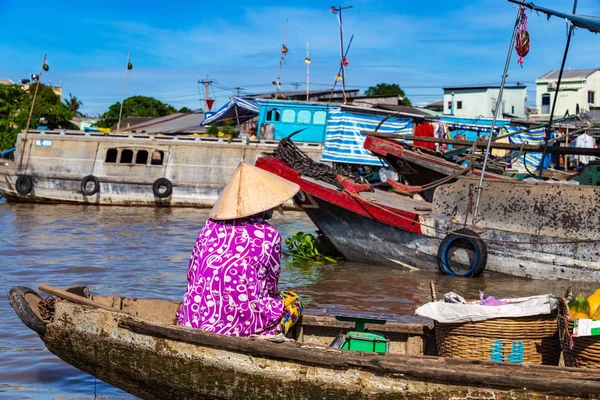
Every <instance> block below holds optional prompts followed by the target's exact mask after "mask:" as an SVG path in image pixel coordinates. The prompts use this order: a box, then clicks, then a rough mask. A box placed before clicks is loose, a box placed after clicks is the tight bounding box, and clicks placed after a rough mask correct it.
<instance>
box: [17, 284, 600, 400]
mask: <svg viewBox="0 0 600 400" xmlns="http://www.w3.org/2000/svg"><path fill="white" fill-rule="evenodd" d="M9 299H10V302H11V304H12V305H13V307H14V308H15V311H16V312H17V314H18V315H19V317H20V318H21V319H22V320H23V322H24V323H25V324H26V325H27V326H29V327H30V328H32V329H34V330H36V331H37V332H38V333H39V335H40V337H41V338H42V340H43V341H44V343H45V344H46V346H47V347H48V349H49V350H50V351H51V352H52V353H54V354H55V355H57V356H58V357H60V358H61V359H62V360H64V361H65V362H67V363H69V364H71V365H73V366H75V367H77V368H79V369H81V370H82V371H85V372H87V373H90V374H92V375H94V376H96V377H98V378H100V379H102V380H104V381H106V382H107V383H110V384H112V385H114V386H116V387H118V388H121V389H123V390H125V391H127V392H129V393H132V394H134V395H136V396H139V397H141V398H143V399H151V400H154V399H173V398H177V399H207V400H208V399H223V400H225V399H226V400H237V399H240V400H241V399H267V400H271V399H273V400H274V399H281V398H285V399H291V400H312V399H325V400H334V399H336V400H337V399H340V400H342V399H364V400H367V399H379V400H387V399H390V400H391V399H407V400H409V399H410V400H417V399H448V398H470V399H480V398H481V399H490V398H493V399H499V400H502V399H513V400H514V399H532V398H533V399H535V398H540V399H541V398H543V399H575V398H593V395H594V393H596V392H598V391H600V380H599V379H597V378H595V377H594V376H589V374H586V373H583V372H578V371H576V370H574V369H567V368H558V367H548V366H534V365H529V366H521V365H518V364H511V363H492V362H482V361H467V360H459V359H445V358H441V357H427V356H415V355H410V354H409V353H412V352H411V350H410V349H411V346H410V345H409V343H410V339H411V337H412V338H415V337H416V338H418V339H421V338H420V337H419V335H424V334H428V333H430V331H428V329H425V328H424V326H423V325H419V324H415V323H413V324H401V323H400V324H396V326H395V327H394V326H390V327H387V328H386V329H385V330H384V331H385V332H386V334H388V335H389V336H390V339H391V340H392V338H393V339H394V342H395V339H398V338H400V337H404V340H405V341H406V347H403V348H401V349H399V348H398V347H396V348H393V347H392V348H391V349H390V354H385V355H381V354H375V353H362V352H354V351H347V350H340V349H335V348H331V347H327V346H326V345H325V346H324V345H321V344H319V343H312V342H310V341H309V340H306V336H302V332H301V333H300V336H302V337H303V338H304V339H302V338H301V337H300V336H298V339H297V341H284V342H273V341H270V340H259V339H249V338H235V337H228V336H222V335H215V334H211V333H208V332H203V331H201V330H197V329H192V328H186V327H180V326H176V325H175V321H174V312H175V310H176V309H177V307H178V305H179V304H178V303H175V302H168V301H157V300H149V299H130V298H96V297H94V298H93V299H94V300H93V302H97V303H101V304H104V305H105V306H109V307H118V309H117V310H115V311H111V310H103V309H98V308H96V307H90V306H83V305H79V304H75V303H71V302H68V301H63V300H57V301H56V302H55V308H54V314H53V317H52V320H51V321H48V322H46V323H45V324H44V325H45V326H43V327H42V328H40V327H39V324H40V322H41V321H39V320H38V321H35V323H33V322H34V321H32V320H33V319H35V317H34V313H35V312H36V311H34V309H37V305H39V301H40V300H41V299H40V298H39V297H37V295H36V294H35V292H34V291H32V290H31V289H28V288H23V287H17V288H13V289H12V290H11V292H10V293H9ZM35 299H37V302H36V301H35ZM88 301H89V300H88ZM134 315H135V316H134ZM313 320H314V321H313V323H312V326H313V327H316V328H317V329H319V328H320V329H324V330H329V331H332V330H333V331H336V332H339V330H340V328H344V327H345V329H347V325H339V324H340V322H339V321H338V322H336V321H335V320H333V324H332V323H331V321H329V322H327V321H323V320H319V319H318V318H316V317H313ZM336 324H338V325H337V329H336V327H335V326H336ZM342 324H347V323H342ZM386 325H387V324H386ZM386 325H384V327H386ZM392 325H393V324H392ZM378 326H380V325H378ZM415 335H416V336H415ZM421 343H423V342H422V341H421ZM391 346H392V345H391ZM416 348H417V351H421V352H423V351H424V350H425V348H424V347H419V346H417V347H416ZM399 350H400V351H399ZM392 351H393V353H392ZM412 354H414V353H412ZM525 388H526V389H525ZM565 393H568V394H565Z"/></svg>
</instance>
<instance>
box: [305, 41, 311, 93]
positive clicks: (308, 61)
mask: <svg viewBox="0 0 600 400" xmlns="http://www.w3.org/2000/svg"><path fill="white" fill-rule="evenodd" d="M304 62H305V63H306V101H308V100H309V99H310V90H309V87H310V53H309V51H308V40H307V41H306V59H305V60H304Z"/></svg>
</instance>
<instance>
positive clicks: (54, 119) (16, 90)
mask: <svg viewBox="0 0 600 400" xmlns="http://www.w3.org/2000/svg"><path fill="white" fill-rule="evenodd" d="M34 91H35V84H32V85H31V86H29V87H28V88H27V89H26V90H23V87H22V86H19V85H0V149H2V150H5V149H9V148H11V147H13V146H14V145H15V142H16V139H17V134H18V133H19V131H20V130H22V129H25V127H26V126H27V119H28V117H29V110H30V109H31V101H32V98H33V92H34ZM72 116H73V115H72V113H71V111H70V110H69V109H68V108H67V107H66V106H65V105H64V104H63V103H62V101H61V99H60V97H59V96H57V95H56V93H54V91H53V90H52V88H51V87H49V86H46V85H44V84H40V86H39V89H38V93H37V97H36V100H35V105H34V107H33V113H32V114H31V124H30V125H31V128H34V129H35V128H36V127H37V126H38V125H40V124H42V125H45V126H47V127H48V129H56V128H73V124H72V123H71V122H70V119H71V118H72Z"/></svg>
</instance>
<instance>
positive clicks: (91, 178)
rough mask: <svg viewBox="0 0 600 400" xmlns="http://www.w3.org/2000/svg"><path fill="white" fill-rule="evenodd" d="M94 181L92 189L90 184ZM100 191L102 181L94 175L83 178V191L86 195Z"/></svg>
mask: <svg viewBox="0 0 600 400" xmlns="http://www.w3.org/2000/svg"><path fill="white" fill-rule="evenodd" d="M91 182H93V183H94V187H93V188H92V189H91V190H90V189H88V184H89V183H91ZM99 191H100V181H98V178H96V177H95V176H94V175H88V176H86V177H85V178H83V179H82V180H81V193H83V194H84V195H86V196H93V195H95V194H96V193H98V192H99Z"/></svg>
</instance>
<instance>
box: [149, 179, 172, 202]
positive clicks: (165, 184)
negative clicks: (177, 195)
mask: <svg viewBox="0 0 600 400" xmlns="http://www.w3.org/2000/svg"><path fill="white" fill-rule="evenodd" d="M161 189H162V190H161ZM152 192H154V196H156V197H158V198H159V199H164V198H167V197H169V196H170V195H171V193H173V184H172V183H171V181H170V180H168V179H167V178H158V179H157V180H156V181H154V184H153V185H152Z"/></svg>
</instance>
